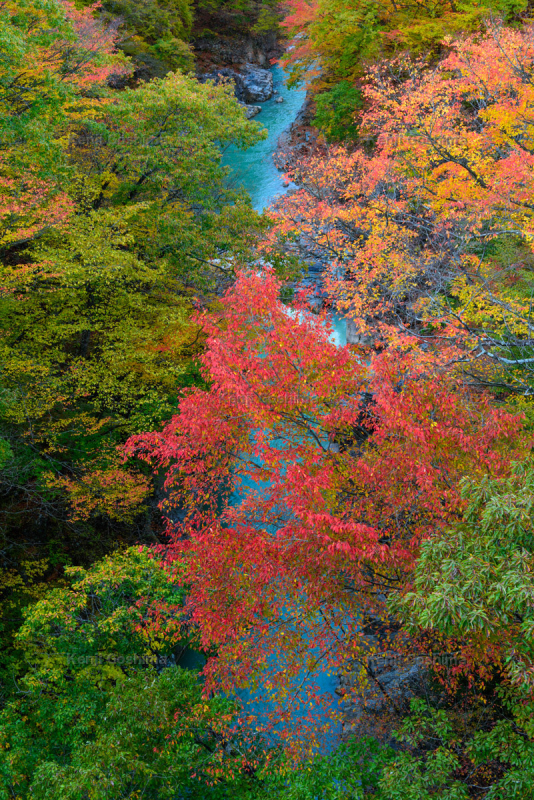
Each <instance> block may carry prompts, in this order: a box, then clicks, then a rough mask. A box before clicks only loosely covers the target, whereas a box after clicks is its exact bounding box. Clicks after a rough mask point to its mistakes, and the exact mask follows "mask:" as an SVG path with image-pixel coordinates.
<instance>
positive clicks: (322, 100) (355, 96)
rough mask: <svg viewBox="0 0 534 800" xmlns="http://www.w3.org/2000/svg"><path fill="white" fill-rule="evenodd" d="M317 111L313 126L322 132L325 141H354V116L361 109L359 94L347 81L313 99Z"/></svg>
mask: <svg viewBox="0 0 534 800" xmlns="http://www.w3.org/2000/svg"><path fill="white" fill-rule="evenodd" d="M315 102H316V105H317V111H316V114H315V118H314V120H313V124H314V125H316V126H317V127H318V128H320V129H321V131H323V133H324V134H325V136H326V138H327V141H329V142H340V141H343V140H344V139H356V137H357V135H358V126H357V124H356V121H355V115H356V113H357V111H358V109H359V108H361V107H362V97H361V92H360V90H359V89H357V88H356V87H355V86H353V85H352V84H351V83H349V81H340V82H339V83H338V84H336V85H335V86H334V87H333V88H332V89H329V90H328V91H325V92H321V94H318V95H317V97H316V98H315Z"/></svg>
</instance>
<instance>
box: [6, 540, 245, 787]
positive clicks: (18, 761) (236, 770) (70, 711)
mask: <svg viewBox="0 0 534 800" xmlns="http://www.w3.org/2000/svg"><path fill="white" fill-rule="evenodd" d="M66 575H67V586H66V587H64V588H61V589H55V590H52V591H51V592H49V593H48V595H47V596H46V597H45V598H44V599H42V600H40V601H39V602H37V603H35V604H34V605H33V606H31V608H29V609H28V610H27V612H26V615H25V616H26V619H25V622H24V625H23V626H22V627H21V629H20V630H19V632H18V634H17V637H16V646H17V649H18V652H19V654H20V656H21V661H20V663H19V669H18V675H17V683H16V684H14V685H13V686H9V687H8V688H9V690H10V696H9V697H8V701H7V703H6V705H5V707H4V709H3V710H2V711H1V712H0V747H1V749H2V761H1V765H0V796H1V797H6V798H7V797H10V796H13V794H15V795H16V796H17V797H24V798H26V797H39V798H41V797H42V798H45V797H50V795H51V794H53V795H54V796H56V797H59V796H61V797H63V798H72V799H73V800H74V798H76V799H77V800H78V799H79V798H87V800H89V798H91V800H93V799H94V800H104V798H105V800H112V799H113V800H115V799H116V800H119V798H124V797H136V796H140V795H142V796H143V797H147V798H158V800H161V798H167V797H168V798H174V797H176V793H177V792H180V793H182V792H183V793H185V792H186V793H187V795H188V796H190V797H199V798H201V797H207V796H208V797H210V796H211V797H221V796H225V791H226V789H225V787H226V786H227V785H228V783H229V784H235V785H239V783H240V781H241V782H246V780H247V775H246V773H243V767H244V766H245V765H246V764H249V766H250V767H251V768H252V765H253V764H254V763H255V759H256V758H257V754H255V750H254V744H253V741H251V742H250V743H249V744H246V739H245V738H244V736H242V737H241V741H240V740H239V739H237V738H236V739H234V740H233V741H232V740H231V738H230V734H229V730H230V724H231V722H232V718H233V716H234V708H233V705H232V703H231V702H230V701H228V700H225V699H223V698H220V697H213V698H211V699H203V698H202V695H201V686H200V683H199V681H198V676H197V673H196V672H194V671H187V670H183V669H180V667H177V666H173V660H174V659H173V651H174V652H176V653H179V652H180V650H181V649H183V645H184V644H185V642H186V641H187V632H186V631H185V630H184V628H183V626H182V623H181V620H180V616H179V610H180V608H181V606H182V603H183V593H182V591H181V590H180V589H179V588H178V587H177V586H176V584H175V583H173V582H171V581H169V576H168V574H167V572H166V571H165V570H164V569H163V568H162V566H161V564H160V563H159V562H158V561H157V560H156V559H154V558H153V557H152V556H151V554H150V553H148V552H147V551H146V550H142V549H141V548H136V549H131V550H129V551H126V552H125V553H121V554H115V555H114V556H112V557H108V558H106V559H104V560H103V561H102V562H99V563H97V564H95V565H94V566H93V567H92V568H91V569H89V570H84V569H74V568H73V569H71V570H67V571H66ZM154 605H157V606H158V611H159V613H160V614H161V610H162V608H163V607H165V609H166V615H167V620H166V625H165V629H164V630H163V629H162V630H161V631H160V633H159V634H158V633H157V632H155V631H154V630H153V629H150V627H149V626H148V627H147V622H148V621H149V620H150V617H151V613H152V607H153V606H154ZM210 786H211V787H212V788H210Z"/></svg>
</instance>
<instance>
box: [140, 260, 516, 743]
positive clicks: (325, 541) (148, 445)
mask: <svg viewBox="0 0 534 800" xmlns="http://www.w3.org/2000/svg"><path fill="white" fill-rule="evenodd" d="M279 292H280V284H279V283H278V282H277V281H276V279H275V278H274V277H273V276H272V275H269V274H267V275H263V276H260V275H257V274H255V273H251V274H242V275H241V276H240V278H239V280H238V281H237V283H236V285H235V287H233V288H232V289H231V290H230V291H229V292H228V293H227V294H226V295H225V298H224V300H223V301H222V307H221V310H220V312H219V318H217V317H216V316H215V315H211V316H205V317H203V318H202V324H203V326H204V330H205V331H206V334H207V342H206V352H205V353H204V354H203V355H202V356H201V363H202V365H203V374H204V377H205V380H206V381H208V382H209V384H210V386H211V388H210V389H209V390H208V391H206V390H202V389H199V388H197V389H192V390H190V391H189V392H188V394H187V395H186V396H185V397H184V398H183V399H182V400H181V401H180V406H179V414H178V415H176V416H175V417H173V419H172V420H171V421H170V422H169V423H168V424H167V425H166V426H165V427H164V428H163V430H162V431H161V432H155V433H151V434H144V435H141V436H137V437H133V438H132V439H131V440H130V441H129V443H128V445H127V447H126V452H127V453H128V454H129V455H134V454H137V455H138V456H141V457H143V458H145V459H146V460H148V461H149V462H151V463H152V464H153V465H154V466H155V467H157V468H158V469H161V468H165V469H166V470H167V479H166V487H167V493H168V499H167V501H166V503H165V507H168V506H171V507H173V506H176V507H178V508H179V509H180V518H181V519H182V520H183V521H182V523H181V524H178V525H170V529H169V534H170V537H171V544H170V546H169V550H168V558H169V561H170V564H171V568H172V563H173V562H174V560H177V562H178V564H180V565H182V567H181V568H183V569H184V570H185V573H184V580H185V581H186V582H187V583H188V586H189V593H188V600H187V608H188V610H189V613H190V614H191V619H192V621H193V622H194V623H195V624H196V625H198V636H199V641H200V643H201V645H202V647H203V648H204V649H205V650H206V651H207V652H208V654H209V653H210V652H211V650H212V648H215V649H216V652H217V657H216V658H211V659H210V660H209V661H208V665H207V667H206V670H205V674H206V677H207V687H208V688H209V687H212V686H223V687H224V689H225V690H226V691H228V690H231V689H232V688H233V687H235V686H243V685H246V684H248V685H252V686H254V687H257V686H259V685H260V684H261V685H263V686H264V687H266V689H267V692H269V691H271V692H272V693H273V695H274V696H275V698H276V697H277V698H278V700H279V701H280V700H283V699H284V698H287V694H288V688H289V686H290V685H291V681H292V680H294V679H295V677H296V676H297V675H298V674H299V673H300V672H301V670H302V668H303V667H305V668H306V670H307V671H309V672H313V671H314V670H315V669H316V668H317V665H318V664H321V665H322V668H323V669H327V668H332V669H339V666H340V664H343V663H345V662H346V661H347V660H349V659H351V658H353V659H355V660H359V661H360V662H361V663H362V665H363V668H365V663H366V657H367V655H368V653H367V652H366V645H365V642H364V640H363V639H362V633H364V632H365V624H362V620H365V614H366V612H367V611H369V609H373V610H374V611H376V612H377V613H380V606H381V603H382V602H383V597H384V593H385V594H388V593H389V592H390V591H391V588H392V587H394V586H402V585H404V584H405V582H406V580H407V576H408V575H409V574H410V572H411V569H412V567H413V563H414V559H415V558H416V555H417V552H418V547H419V543H420V541H421V540H422V539H424V538H425V537H426V536H428V535H429V533H430V532H431V531H433V530H435V529H436V528H439V527H441V525H443V524H444V523H445V522H446V521H447V520H453V519H455V518H456V517H457V516H458V515H459V514H461V511H462V507H463V504H462V500H461V498H460V495H459V493H458V491H457V488H456V486H457V482H458V480H459V478H460V477H461V476H462V475H464V474H466V473H471V474H480V475H483V474H490V475H492V474H495V475H501V474H507V469H508V467H507V464H508V459H509V452H510V451H509V449H508V448H510V447H511V448H512V449H513V448H516V447H518V448H519V449H521V448H522V446H523V445H522V443H521V441H520V440H519V441H518V439H517V436H518V434H519V421H518V420H517V419H515V418H513V417H511V416H510V415H508V414H506V413H504V412H502V411H500V410H497V409H495V408H492V407H491V405H490V404H489V403H488V401H487V400H486V399H484V398H483V397H480V396H469V395H468V394H466V393H465V392H463V391H462V390H461V387H458V386H456V385H455V383H454V380H451V379H450V377H448V376H447V374H444V373H443V372H442V371H440V369H439V361H437V362H436V360H435V359H434V357H433V356H432V354H425V353H424V352H422V351H420V350H419V349H413V348H411V347H410V345H409V343H408V344H407V345H406V346H405V347H404V348H403V347H399V348H398V349H397V350H393V349H391V350H389V351H386V352H384V353H383V354H381V355H378V356H375V357H374V358H373V359H372V362H371V364H370V366H369V367H368V366H366V365H365V363H364V362H362V361H360V360H359V359H358V357H357V354H356V353H354V352H352V351H351V350H350V349H347V348H341V349H338V348H336V346H335V345H334V344H333V343H332V342H331V341H330V340H329V338H328V321H327V319H325V318H324V317H321V316H319V317H315V316H314V315H310V314H309V313H307V312H306V311H305V310H300V311H297V310H294V311H291V310H289V309H287V308H284V306H283V305H282V304H281V303H280V302H279V300H278V295H279ZM199 321H200V320H199ZM366 397H367V399H369V397H371V398H372V402H371V404H370V405H369V403H366V402H365V398H366ZM335 442H337V443H338V445H337V446H335V444H334V443H335ZM175 516H176V515H175ZM381 598H382V600H381ZM271 657H272V658H273V659H274V660H275V662H276V665H277V670H276V674H271V673H269V670H268V664H269V658H271ZM266 675H267V676H268V677H266ZM260 676H263V677H261V678H260ZM299 700H300V698H299ZM307 702H312V703H315V702H316V699H315V698H311V699H308V701H307ZM281 705H283V703H281ZM277 714H278V716H277V720H278V721H279V720H282V721H283V722H284V723H286V724H289V718H290V715H289V714H288V712H287V709H286V710H280V711H278V712H277ZM314 725H315V727H317V722H316V720H314Z"/></svg>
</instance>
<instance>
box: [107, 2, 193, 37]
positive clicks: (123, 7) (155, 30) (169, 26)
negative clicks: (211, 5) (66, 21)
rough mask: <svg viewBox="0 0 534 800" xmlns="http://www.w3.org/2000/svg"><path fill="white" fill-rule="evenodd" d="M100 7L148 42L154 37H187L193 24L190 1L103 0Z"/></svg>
mask: <svg viewBox="0 0 534 800" xmlns="http://www.w3.org/2000/svg"><path fill="white" fill-rule="evenodd" d="M102 7H103V8H105V10H106V11H109V13H110V14H113V15H114V16H116V17H120V18H121V19H123V20H124V21H125V23H126V26H127V27H128V28H130V29H133V30H134V31H135V33H137V34H138V35H139V36H141V37H142V38H143V39H144V40H145V41H147V42H149V43H151V44H154V43H155V42H157V41H158V39H169V38H175V39H181V40H187V39H188V38H189V34H190V33H191V27H192V25H193V8H192V3H191V2H190V0H104V2H103V3H102Z"/></svg>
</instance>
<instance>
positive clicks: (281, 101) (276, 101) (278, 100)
mask: <svg viewBox="0 0 534 800" xmlns="http://www.w3.org/2000/svg"><path fill="white" fill-rule="evenodd" d="M274 102H275V103H283V102H284V98H283V97H275V99H274Z"/></svg>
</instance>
